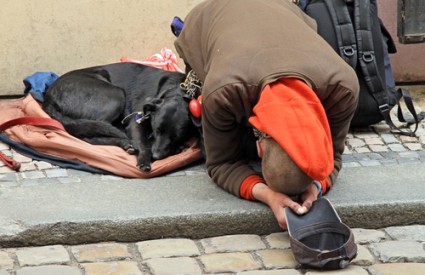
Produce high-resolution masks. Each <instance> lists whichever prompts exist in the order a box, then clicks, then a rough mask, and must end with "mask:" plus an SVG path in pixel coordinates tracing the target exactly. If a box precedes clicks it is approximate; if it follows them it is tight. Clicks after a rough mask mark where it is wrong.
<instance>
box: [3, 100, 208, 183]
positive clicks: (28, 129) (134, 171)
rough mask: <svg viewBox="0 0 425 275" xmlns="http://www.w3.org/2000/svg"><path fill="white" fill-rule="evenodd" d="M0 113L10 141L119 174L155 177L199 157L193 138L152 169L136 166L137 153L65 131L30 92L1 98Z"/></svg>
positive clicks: (200, 155)
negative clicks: (21, 96)
mask: <svg viewBox="0 0 425 275" xmlns="http://www.w3.org/2000/svg"><path fill="white" fill-rule="evenodd" d="M0 113H1V115H0V129H1V128H2V126H8V128H7V129H6V130H5V133H6V135H7V136H8V137H9V138H10V139H12V140H13V141H15V142H19V143H22V144H25V145H26V146H28V147H31V148H32V149H34V150H36V151H38V152H40V153H43V154H46V155H51V156H55V157H60V158H64V159H72V160H76V161H79V162H81V163H84V164H86V165H88V166H91V167H94V168H98V169H103V170H105V171H109V172H111V173H113V174H116V175H118V176H122V177H129V178H151V177H156V176H160V175H163V174H165V173H168V172H171V171H173V170H176V169H178V168H182V167H184V166H187V165H188V164H190V163H192V162H194V161H197V160H200V159H202V152H201V149H200V147H199V146H198V144H197V141H196V140H195V139H193V140H190V141H188V143H187V148H186V149H185V150H184V151H182V152H181V153H179V154H177V155H173V156H170V157H167V158H165V159H162V160H157V161H154V162H153V163H152V165H151V167H152V170H151V171H150V172H143V171H141V170H140V169H138V168H137V167H136V165H137V159H136V156H134V155H130V154H128V153H127V152H125V151H124V150H123V149H122V148H120V147H117V146H105V145H92V144H89V143H87V142H85V141H83V140H80V139H77V138H76V137H74V136H71V135H70V134H68V133H67V132H66V131H65V130H63V128H62V129H61V127H60V126H61V124H60V123H59V122H57V121H55V120H53V119H51V118H50V117H49V115H47V114H46V113H45V112H44V111H43V109H42V108H41V106H40V104H39V103H38V102H37V101H36V100H35V99H34V98H33V97H32V96H31V95H28V96H26V97H24V98H21V99H15V100H2V101H0ZM24 117H25V119H23V121H22V120H18V121H15V122H17V123H18V124H19V125H16V126H11V127H9V126H10V125H7V123H8V122H9V123H10V121H11V120H14V119H17V118H24ZM27 117H32V118H36V120H35V121H37V118H39V119H38V120H39V122H40V123H31V119H29V120H28V118H27ZM40 118H42V119H40ZM43 118H47V120H43ZM48 120H51V121H55V122H56V123H57V124H54V125H51V124H50V123H43V122H46V121H48ZM32 121H34V120H32ZM12 122H13V121H12ZM20 123H24V124H20ZM31 124H38V125H31ZM40 124H41V125H40ZM0 132H1V130H0ZM6 161H7V160H6ZM12 165H13V164H12Z"/></svg>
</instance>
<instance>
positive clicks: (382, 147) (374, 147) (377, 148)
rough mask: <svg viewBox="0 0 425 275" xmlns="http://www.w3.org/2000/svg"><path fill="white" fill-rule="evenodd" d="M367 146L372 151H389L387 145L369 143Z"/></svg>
mask: <svg viewBox="0 0 425 275" xmlns="http://www.w3.org/2000/svg"><path fill="white" fill-rule="evenodd" d="M369 148H370V150H371V151H372V152H378V153H381V152H388V151H389V149H388V146H387V145H370V146H369Z"/></svg>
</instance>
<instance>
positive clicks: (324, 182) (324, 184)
mask: <svg viewBox="0 0 425 275" xmlns="http://www.w3.org/2000/svg"><path fill="white" fill-rule="evenodd" d="M319 182H320V185H321V186H322V195H324V194H326V192H328V191H329V189H331V182H330V180H329V178H325V179H323V180H319Z"/></svg>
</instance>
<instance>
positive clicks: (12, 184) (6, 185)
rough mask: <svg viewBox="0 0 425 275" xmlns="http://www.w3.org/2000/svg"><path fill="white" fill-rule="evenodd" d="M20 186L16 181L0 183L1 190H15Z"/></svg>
mask: <svg viewBox="0 0 425 275" xmlns="http://www.w3.org/2000/svg"><path fill="white" fill-rule="evenodd" d="M18 185H19V184H18V182H16V181H0V187H1V188H13V187H17V186H18Z"/></svg>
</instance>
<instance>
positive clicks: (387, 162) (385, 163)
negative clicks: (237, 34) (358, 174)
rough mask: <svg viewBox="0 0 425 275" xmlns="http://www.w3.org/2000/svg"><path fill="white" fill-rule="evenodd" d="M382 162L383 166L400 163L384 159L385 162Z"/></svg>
mask: <svg viewBox="0 0 425 275" xmlns="http://www.w3.org/2000/svg"><path fill="white" fill-rule="evenodd" d="M380 162H381V164H382V165H386V166H390V165H396V164H398V161H397V160H395V159H383V160H380Z"/></svg>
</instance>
